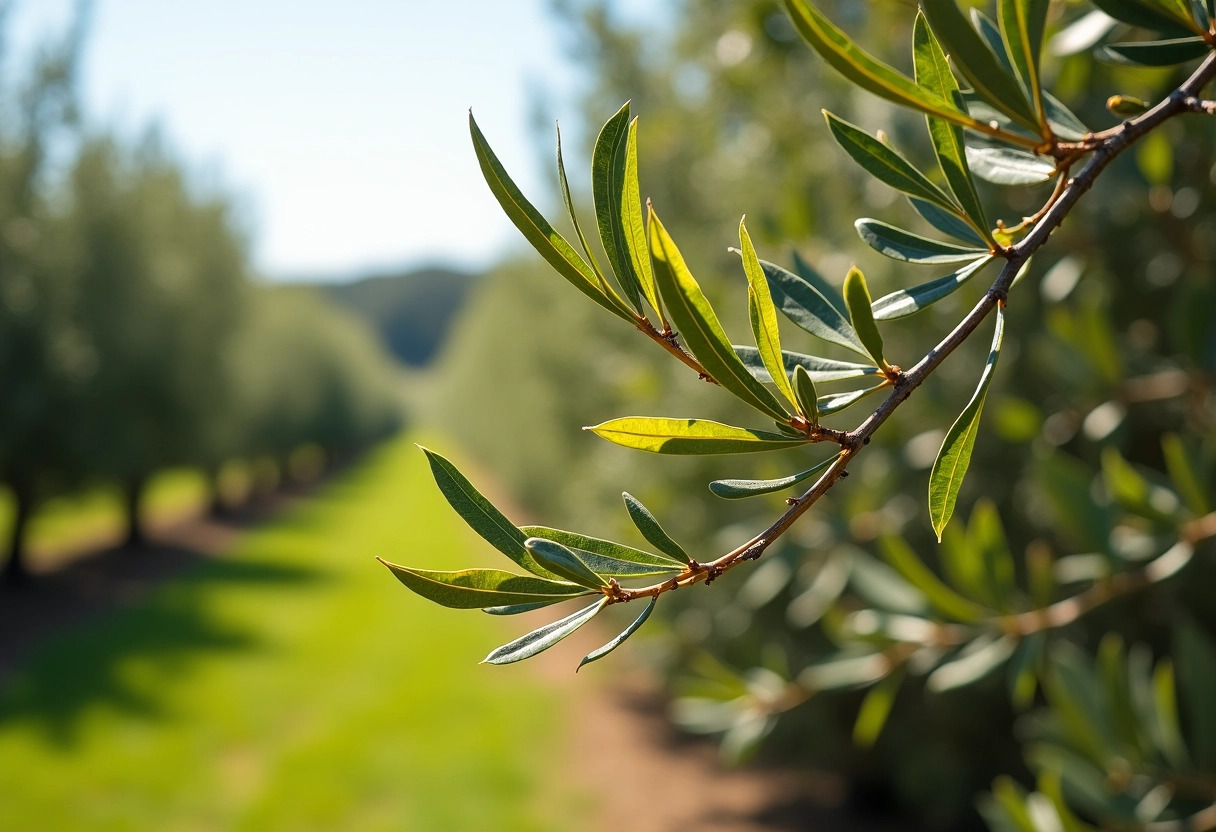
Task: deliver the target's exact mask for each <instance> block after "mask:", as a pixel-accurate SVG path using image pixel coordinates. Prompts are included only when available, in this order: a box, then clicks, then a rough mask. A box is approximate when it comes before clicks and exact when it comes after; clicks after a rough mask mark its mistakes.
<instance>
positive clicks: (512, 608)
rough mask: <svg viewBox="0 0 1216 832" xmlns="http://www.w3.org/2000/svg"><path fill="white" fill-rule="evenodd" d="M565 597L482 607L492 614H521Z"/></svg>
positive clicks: (484, 610)
mask: <svg viewBox="0 0 1216 832" xmlns="http://www.w3.org/2000/svg"><path fill="white" fill-rule="evenodd" d="M564 600H565V599H564V598H555V599H554V600H552V601H534V602H533V603H531V604H507V605H506V606H502V607H482V610H481V611H482V612H484V613H489V614H490V615H519V614H521V613H525V612H532V611H533V610H540V609H544V608H545V607H548V606H551V605H553V604H557V603H560V602H562V601H564Z"/></svg>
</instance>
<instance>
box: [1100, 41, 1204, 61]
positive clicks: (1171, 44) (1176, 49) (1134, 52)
mask: <svg viewBox="0 0 1216 832" xmlns="http://www.w3.org/2000/svg"><path fill="white" fill-rule="evenodd" d="M1209 51H1211V47H1210V46H1208V44H1207V41H1205V40H1204V39H1203V38H1201V37H1190V38H1173V39H1171V40H1154V41H1147V42H1140V43H1108V44H1106V46H1103V47H1102V48H1101V49H1099V50H1098V57H1100V58H1103V59H1104V60H1106V61H1109V62H1110V63H1114V64H1126V65H1130V66H1173V65H1174V64H1181V63H1186V62H1187V61H1193V60H1196V59H1197V58H1202V57H1203V56H1204V55H1206V54H1207V53H1208V52H1209Z"/></svg>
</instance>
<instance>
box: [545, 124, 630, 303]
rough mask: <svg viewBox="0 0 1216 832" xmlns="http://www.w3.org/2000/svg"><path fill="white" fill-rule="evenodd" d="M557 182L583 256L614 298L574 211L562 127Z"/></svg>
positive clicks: (558, 134) (597, 279)
mask: <svg viewBox="0 0 1216 832" xmlns="http://www.w3.org/2000/svg"><path fill="white" fill-rule="evenodd" d="M557 181H558V185H559V186H560V188H561V192H562V202H564V203H565V205H566V213H567V214H568V215H569V216H570V224H571V225H572V226H573V227H574V234H575V236H577V237H578V241H579V245H581V246H582V249H583V254H584V255H586V257H587V264H588V265H590V266H591V270H592V271H593V272H594V273H595V279H596V282H597V283H598V284H599V287H600V291H601V292H603V293H604V295H605V296H606V297H612V296H614V295H615V294H616V290H615V289H613V288H612V287H611V285H610V284H609V283H608V280H607V278H605V277H604V272H603V270H602V269H601V268H600V264H599V262H598V261H597V260H596V259H595V254H593V253H592V251H591V246H590V245H588V244H587V236H586V235H585V234H583V226H582V224H581V223H580V222H579V221H578V212H577V211H575V209H574V199H573V197H571V196H570V182H569V180H568V179H567V178H566V161H565V159H563V158H562V131H561V128H560V127H559V128H557Z"/></svg>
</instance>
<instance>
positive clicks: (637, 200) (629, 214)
mask: <svg viewBox="0 0 1216 832" xmlns="http://www.w3.org/2000/svg"><path fill="white" fill-rule="evenodd" d="M623 152H624V154H625V183H624V185H625V189H624V191H623V192H622V193H621V202H620V211H621V224H622V225H623V226H624V227H625V245H626V247H627V248H628V249H629V262H630V263H631V264H632V265H633V272H634V274H635V275H636V276H637V279H638V283H639V285H641V287H642V295H643V296H644V297H645V298H646V302H647V303H649V304H650V308H651V309H653V310H654V312H655V314H656V315H657V316H658V318H659V324H660V325H661V326H662V327H664V328H666V327H667V319H666V317H665V316H664V314H663V306H662V304H660V303H659V293H658V289H657V288H656V287H655V285H654V269H653V268H652V267H651V265H650V245H649V243H648V241H647V239H646V216H645V214H643V213H642V192H641V187H640V186H639V185H638V120H637V117H636V116H635V117H634V119H633V121H631V122H629V132H628V134H627V135H626V136H625V146H624V150H623Z"/></svg>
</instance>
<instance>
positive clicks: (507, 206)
mask: <svg viewBox="0 0 1216 832" xmlns="http://www.w3.org/2000/svg"><path fill="white" fill-rule="evenodd" d="M469 133H470V134H471V135H472V137H473V149H474V150H475V151H476V153H477V162H478V164H479V165H480V166H481V172H482V175H483V176H485V179H486V183H487V184H488V185H489V186H490V190H491V191H492V192H493V194H494V197H495V198H496V199H497V200H498V204H499V205H501V206H502V209H503V211H505V212H506V214H507V216H508V217H509V218H510V220H511V222H512V223H514V224H515V227H516V228H518V229H519V230H520V232H521V233H523V235H524V238H525V239H527V241H528V242H529V243H531V244H532V247H533V248H534V249H536V251H537V252H538V253H539V254H540V256H541V257H543V258H545V260H546V262H548V263H549V265H550V266H552V267H553V268H554V269H555V270H556V271H557V273H558V274H560V275H561V276H562V277H564V278H565V279H566V280H568V281H570V283H571V284H573V286H574V287H575V288H576V289H578V290H579V291H580V292H582V293H583V294H585V295H586V296H587V297H589V298H591V299H592V300H593V301H595V302H596V303H598V304H599V305H600V306H602V307H604V308H605V309H607V310H608V311H609V312H611V313H612V314H614V315H616V316H617V317H619V318H623V319H625V320H627V321H629V322H630V323H632V322H633V320H634V318H633V315H632V313H630V311H629V310H628V308H626V307H625V305H624V304H623V303H621V302H620V301H614V300H613V299H612V298H610V297H609V296H608V295H606V294H604V292H603V290H602V289H601V287H600V282H599V278H597V277H596V275H595V272H594V271H593V270H592V268H591V267H590V266H589V265H587V263H586V262H585V261H584V260H583V258H582V257H580V256H579V254H578V252H576V251H575V250H574V249H573V248H572V247H571V245H570V244H569V243H568V242H566V239H565V238H564V237H562V235H561V234H558V233H557V231H555V230H554V228H553V226H552V225H550V224H549V221H548V220H546V219H545V218H544V217H543V216H541V214H540V212H539V211H537V210H536V208H535V207H533V205H532V203H531V202H528V200H527V199H526V198H525V197H524V195H523V193H522V192H521V191H520V190H519V188H518V187H517V186H516V185H515V183H514V182H513V181H511V177H510V176H508V175H507V171H506V169H505V168H503V166H502V163H501V162H499V161H498V157H497V156H495V155H494V151H493V150H491V149H490V145H489V144H487V143H486V139H485V136H483V135H482V133H481V130H480V129H479V128H478V127H477V122H476V121H474V120H473V114H472V113H469Z"/></svg>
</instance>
